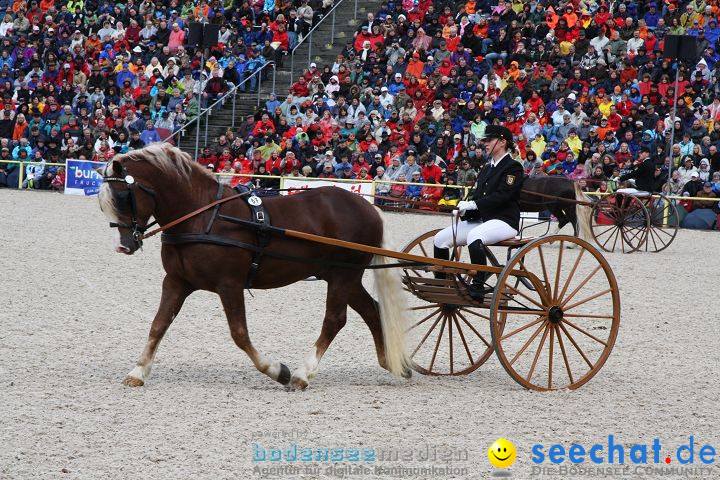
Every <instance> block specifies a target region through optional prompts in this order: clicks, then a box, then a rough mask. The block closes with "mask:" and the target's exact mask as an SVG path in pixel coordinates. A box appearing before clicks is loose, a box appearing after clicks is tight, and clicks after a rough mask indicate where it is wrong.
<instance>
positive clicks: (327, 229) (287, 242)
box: [99, 143, 410, 389]
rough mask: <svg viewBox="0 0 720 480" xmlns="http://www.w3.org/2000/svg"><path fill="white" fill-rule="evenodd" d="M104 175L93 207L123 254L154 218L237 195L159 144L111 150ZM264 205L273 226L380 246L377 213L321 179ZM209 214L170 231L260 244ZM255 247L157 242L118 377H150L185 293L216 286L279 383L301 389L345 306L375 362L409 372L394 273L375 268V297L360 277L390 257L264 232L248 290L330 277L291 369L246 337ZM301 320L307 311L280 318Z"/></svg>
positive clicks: (245, 230)
mask: <svg viewBox="0 0 720 480" xmlns="http://www.w3.org/2000/svg"><path fill="white" fill-rule="evenodd" d="M103 175H104V177H105V179H106V181H105V182H104V183H103V185H102V187H101V189H100V194H99V200H100V208H101V210H102V211H103V213H104V214H105V215H106V216H107V217H108V218H109V219H110V220H111V222H114V223H112V224H111V226H115V227H117V230H115V232H116V233H117V234H118V235H116V237H115V241H116V243H115V250H116V251H117V252H119V253H124V254H127V255H131V254H133V253H134V252H135V251H136V250H137V249H138V248H140V247H141V245H142V235H141V233H142V232H143V231H144V230H145V229H146V228H147V226H148V223H149V219H150V218H151V217H154V218H155V220H156V221H157V223H158V224H159V225H161V226H162V225H167V224H168V223H170V222H172V221H174V220H176V219H178V218H180V217H182V216H184V215H186V214H188V213H190V212H193V211H195V210H197V209H199V208H201V207H203V206H206V205H208V204H210V203H212V202H213V201H215V200H216V199H217V198H218V197H219V196H221V197H229V196H231V195H233V194H236V193H237V192H235V191H234V190H232V189H231V188H229V187H227V186H224V187H223V186H220V185H219V184H218V180H217V179H216V178H215V177H214V176H213V175H212V174H210V173H208V172H207V170H206V169H204V168H202V167H201V166H200V165H199V164H197V163H195V162H193V161H192V159H191V158H190V156H189V155H188V154H186V153H183V152H182V151H180V150H179V149H177V148H175V147H173V146H170V145H168V144H161V143H156V144H152V145H150V146H148V147H145V148H143V149H140V150H134V151H131V152H129V153H127V154H123V155H117V156H115V157H114V158H113V159H112V160H110V161H109V162H108V164H107V166H106V167H105V169H104V172H103ZM218 194H219V195H218ZM262 203H263V205H264V207H265V211H266V213H267V215H268V216H269V218H270V219H271V223H272V225H273V226H275V227H281V228H286V229H292V230H297V231H302V232H306V233H312V234H316V235H322V236H325V237H331V238H335V239H341V240H346V241H352V242H356V243H361V244H365V245H370V246H374V247H380V246H382V244H383V239H384V237H383V221H382V218H381V216H380V214H379V213H378V211H377V210H376V208H375V207H373V206H372V205H370V203H368V202H367V201H366V200H364V199H362V198H360V197H359V196H357V195H355V194H353V193H350V192H348V191H345V190H343V189H340V188H335V187H326V188H318V189H313V190H309V191H307V192H303V193H301V194H298V195H292V196H283V197H264V198H263V200H262ZM218 208H219V213H220V214H224V215H226V216H230V217H234V218H240V219H247V220H250V219H251V209H250V207H249V206H248V204H247V203H246V201H245V199H243V198H238V199H234V200H232V201H228V202H227V203H223V204H222V205H219V206H218ZM214 214H215V212H213V210H212V209H211V210H207V211H205V212H203V213H201V214H198V215H196V216H194V217H192V218H190V219H188V220H186V221H183V222H181V223H179V224H177V225H175V226H172V227H171V228H169V229H168V230H167V232H168V233H169V234H188V233H204V232H206V231H207V232H208V233H209V234H211V235H212V236H215V237H216V238H223V239H228V240H231V241H234V242H242V243H245V244H251V245H256V244H257V242H258V236H257V231H256V230H255V229H253V228H251V227H247V226H245V227H244V226H238V225H236V224H233V223H229V222H225V221H222V220H220V219H218V220H217V221H214V222H212V225H211V226H210V225H209V223H210V222H211V218H215V217H214ZM208 228H209V230H206V229H208ZM253 253H254V252H252V251H249V250H246V249H243V248H238V247H236V246H224V245H218V244H208V243H186V244H180V245H176V244H168V243H165V242H163V245H162V251H161V257H162V263H163V267H164V269H165V278H164V280H163V284H162V297H161V299H160V306H159V307H158V310H157V313H156V314H155V318H154V320H153V322H152V326H151V328H150V334H149V337H148V340H147V343H146V345H145V349H144V350H143V352H142V355H141V356H140V359H139V360H138V362H137V365H136V366H135V368H133V369H132V371H131V372H130V373H129V374H128V376H127V377H126V378H125V380H124V383H125V384H126V385H128V386H142V385H144V384H145V382H146V381H147V380H148V377H149V375H150V369H151V366H152V362H153V359H154V357H155V352H156V351H157V347H158V344H159V343H160V340H161V339H162V337H163V335H164V334H165V332H166V331H167V329H168V327H169V326H170V324H171V323H172V321H173V319H174V318H175V316H176V315H177V314H178V312H179V311H180V308H181V307H182V305H183V302H184V300H185V299H186V298H187V296H188V295H190V294H191V293H192V292H194V291H196V290H207V291H210V292H214V293H216V294H218V296H219V297H220V300H221V302H222V305H223V308H224V310H225V315H226V316H227V320H228V324H229V326H230V334H231V336H232V338H233V340H234V341H235V343H236V344H237V346H238V347H240V348H241V349H242V350H243V351H244V352H245V353H246V354H247V355H248V356H249V357H250V359H251V360H252V362H253V364H254V365H255V367H256V368H257V369H258V370H259V371H261V372H262V373H264V374H265V375H267V376H269V377H270V378H272V379H273V380H275V381H278V382H280V383H282V384H285V385H288V384H289V386H290V387H294V388H299V389H304V388H305V387H307V385H308V382H309V381H310V380H311V379H312V378H313V377H314V376H315V374H316V372H317V367H318V363H319V362H320V359H321V358H322V356H323V354H324V353H325V351H326V350H327V349H328V347H329V346H330V343H331V342H332V340H333V338H335V335H337V333H338V332H339V331H340V330H341V329H342V327H343V326H344V325H345V322H346V316H347V307H348V305H349V306H350V307H351V308H352V309H353V310H355V311H356V312H357V313H358V314H359V315H360V316H361V317H362V319H363V320H364V321H365V323H366V324H367V326H368V327H369V329H370V332H371V334H372V336H373V340H374V343H375V349H376V353H377V357H378V362H379V364H380V366H381V367H383V368H385V369H387V370H389V371H390V372H391V373H392V374H394V375H402V376H404V377H406V378H407V377H408V376H409V375H410V370H409V369H408V365H409V364H410V361H409V357H408V355H407V353H406V350H405V339H404V335H405V333H404V332H405V329H404V327H403V326H402V324H401V322H402V318H403V306H402V289H401V284H400V279H399V276H398V275H396V274H394V273H393V272H392V271H391V269H388V268H382V269H375V270H374V272H375V280H376V287H377V292H378V296H379V302H376V301H375V300H374V299H373V298H372V297H371V296H370V294H369V293H368V292H367V290H365V287H364V286H363V285H362V276H363V272H364V270H365V269H366V268H367V267H368V266H369V265H370V263H371V261H373V260H374V261H375V263H376V264H383V263H387V260H386V257H379V256H378V257H376V258H375V259H373V255H372V254H369V253H365V252H360V251H355V250H349V249H345V248H340V247H333V246H327V245H321V244H319V243H312V242H309V241H305V240H300V239H295V238H291V237H287V236H283V235H280V234H277V233H276V232H275V233H272V234H271V236H270V239H269V243H268V245H267V247H266V248H265V249H264V251H263V255H262V257H261V259H260V261H259V262H258V263H259V267H258V269H257V270H256V274H255V275H254V277H253V279H252V288H255V289H270V288H278V287H283V286H285V285H289V284H291V283H295V282H298V281H300V280H303V279H306V278H308V277H311V276H316V277H318V278H320V279H322V280H325V281H326V282H327V298H326V305H325V318H324V321H323V325H322V329H321V331H320V336H319V337H318V339H317V341H316V342H315V345H314V347H313V348H312V351H311V353H310V355H309V356H308V357H307V359H306V360H305V362H304V363H303V364H302V365H301V366H300V367H299V368H297V369H296V370H295V371H294V372H292V374H291V373H290V370H289V368H288V367H287V366H285V365H284V364H282V363H280V362H278V361H274V360H271V359H270V358H268V357H266V356H265V355H263V354H262V353H260V352H259V351H258V350H256V349H255V347H254V346H253V344H252V343H251V341H250V336H249V334H248V329H247V323H246V318H245V301H244V289H245V287H246V282H247V281H248V274H249V271H250V268H251V262H252V260H253ZM289 256H292V257H293V258H289ZM298 320H301V321H302V320H304V319H297V318H291V317H290V318H288V319H287V321H298Z"/></svg>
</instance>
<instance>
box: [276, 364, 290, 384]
mask: <svg viewBox="0 0 720 480" xmlns="http://www.w3.org/2000/svg"><path fill="white" fill-rule="evenodd" d="M290 375H291V374H290V369H289V368H288V366H287V365H285V364H284V363H281V364H280V373H279V374H278V378H277V381H278V382H280V383H282V384H283V385H287V384H288V383H290Z"/></svg>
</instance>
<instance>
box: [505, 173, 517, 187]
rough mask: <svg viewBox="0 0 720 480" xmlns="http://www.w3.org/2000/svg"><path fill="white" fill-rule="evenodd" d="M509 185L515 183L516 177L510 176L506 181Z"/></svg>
mask: <svg viewBox="0 0 720 480" xmlns="http://www.w3.org/2000/svg"><path fill="white" fill-rule="evenodd" d="M505 181H506V182H507V184H508V185H512V184H514V183H515V175H508V176H507V178H506V179H505Z"/></svg>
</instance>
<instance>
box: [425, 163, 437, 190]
mask: <svg viewBox="0 0 720 480" xmlns="http://www.w3.org/2000/svg"><path fill="white" fill-rule="evenodd" d="M420 175H422V178H423V179H425V182H428V178H430V177H432V178H434V179H435V182H434V183H440V177H442V168H440V167H438V166H437V165H435V164H433V165H430V166H427V165H425V166H424V167H423V168H422V170H420ZM441 191H442V189H441Z"/></svg>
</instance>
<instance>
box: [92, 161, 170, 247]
mask: <svg viewBox="0 0 720 480" xmlns="http://www.w3.org/2000/svg"><path fill="white" fill-rule="evenodd" d="M103 181H104V182H118V183H123V184H125V185H127V189H125V190H123V191H120V192H117V191H115V190H112V195H113V198H114V200H115V205H116V206H117V209H118V210H119V211H120V212H122V213H127V212H129V213H130V225H128V224H126V223H119V222H110V228H127V229H130V230H132V239H133V241H134V242H135V243H136V244H137V246H138V248H141V247H142V239H143V234H144V233H145V231H147V229H148V228H150V227H152V226H153V225H155V224H156V223H157V220H155V221H153V222H152V223H150V224H148V225H145V226H141V225H140V224H139V223H138V221H137V201H136V197H135V188H133V185H137V188H139V189H140V190H142V191H143V192H145V193H147V194H148V195H150V196H151V197H152V198H153V201H154V200H155V190H153V189H152V188H149V187H146V186H145V185H143V184H141V183H137V182H135V178H133V176H132V175H130V174H128V173H127V170H125V167H123V169H122V172H121V176H119V177H103Z"/></svg>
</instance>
